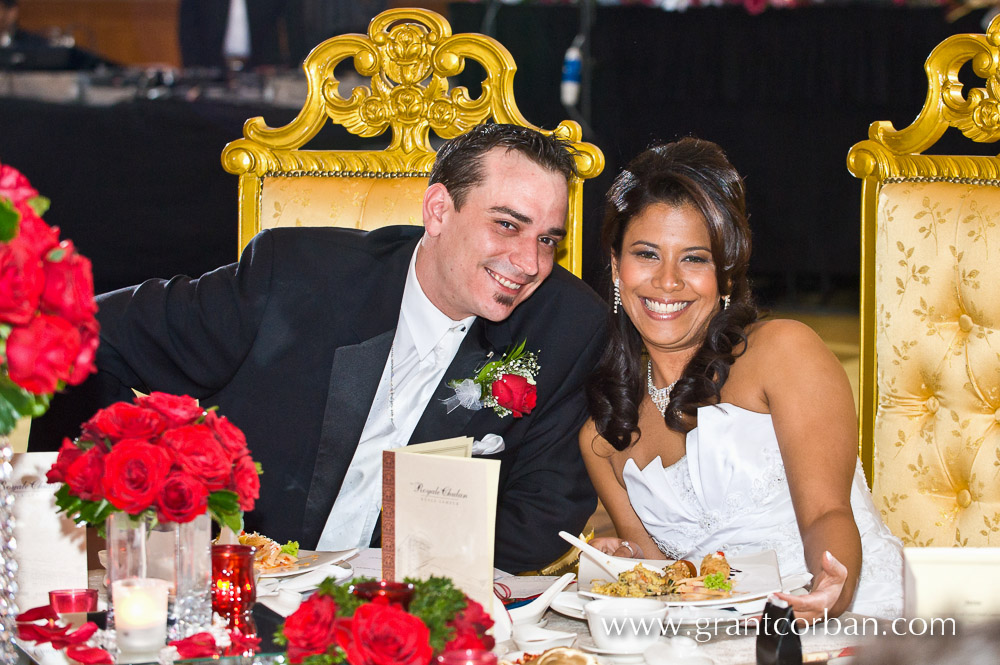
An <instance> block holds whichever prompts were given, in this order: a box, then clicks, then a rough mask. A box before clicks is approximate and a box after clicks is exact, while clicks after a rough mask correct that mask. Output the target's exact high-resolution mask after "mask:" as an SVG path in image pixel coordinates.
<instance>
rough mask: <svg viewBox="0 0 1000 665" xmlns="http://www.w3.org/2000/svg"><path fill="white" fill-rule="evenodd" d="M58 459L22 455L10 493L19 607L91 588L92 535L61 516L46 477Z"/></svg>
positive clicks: (47, 455)
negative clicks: (55, 593)
mask: <svg viewBox="0 0 1000 665" xmlns="http://www.w3.org/2000/svg"><path fill="white" fill-rule="evenodd" d="M57 455H58V453H54V452H52V453H16V454H15V455H14V456H13V459H12V460H11V466H12V467H13V472H12V473H11V477H10V485H9V486H8V491H10V492H12V493H13V495H14V511H13V512H14V519H15V524H14V538H15V540H16V541H17V549H16V550H15V552H14V558H15V560H16V561H17V585H18V592H17V605H18V607H19V608H20V609H21V610H26V609H30V608H32V607H38V606H39V605H48V604H49V591H51V590H53V589H85V588H87V530H86V529H85V528H84V527H82V526H77V525H76V524H74V523H73V520H71V519H69V518H68V517H65V516H64V515H62V514H60V513H57V512H56V490H57V489H59V485H50V484H49V483H48V482H46V480H45V472H46V471H48V470H49V468H50V467H51V466H52V464H53V463H54V462H55V461H56V456H57Z"/></svg>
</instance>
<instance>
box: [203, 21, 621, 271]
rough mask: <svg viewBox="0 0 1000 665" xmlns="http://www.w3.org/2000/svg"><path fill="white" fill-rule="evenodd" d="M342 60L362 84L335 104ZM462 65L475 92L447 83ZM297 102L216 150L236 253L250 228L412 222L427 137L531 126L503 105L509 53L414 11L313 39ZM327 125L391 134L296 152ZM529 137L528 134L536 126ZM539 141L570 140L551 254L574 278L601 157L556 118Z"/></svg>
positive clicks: (508, 87)
mask: <svg viewBox="0 0 1000 665" xmlns="http://www.w3.org/2000/svg"><path fill="white" fill-rule="evenodd" d="M348 58H353V61H354V67H355V69H356V70H357V72H358V73H359V74H360V75H361V76H363V77H369V78H370V86H369V85H366V86H357V87H354V88H353V90H351V91H349V93H347V96H344V92H343V91H342V90H341V88H340V82H339V81H338V80H337V78H336V77H335V76H334V70H335V68H336V67H337V65H338V64H339V63H341V62H342V61H344V60H346V59H348ZM466 59H471V60H473V61H475V62H478V63H479V64H480V65H482V67H483V69H484V70H485V78H484V79H483V81H482V94H481V95H480V96H479V97H477V98H472V97H470V94H469V92H468V90H467V89H466V88H464V87H455V88H450V87H449V81H448V78H449V77H454V76H457V75H458V74H459V73H461V72H462V71H463V69H464V68H465V62H466ZM303 67H304V69H305V72H306V78H307V82H308V95H307V98H306V102H305V105H304V106H303V107H302V110H301V111H300V112H299V114H298V116H297V117H296V118H295V119H294V120H293V121H292V122H291V123H289V124H288V125H286V126H284V127H276V128H272V127H268V126H267V125H266V124H265V123H264V119H263V118H260V117H258V118H252V119H250V120H248V121H247V122H246V124H245V125H244V127H243V137H244V138H242V139H239V140H237V141H233V142H232V143H230V144H229V145H227V146H226V148H225V150H224V151H223V153H222V163H223V166H224V168H225V169H226V170H227V171H229V172H230V173H235V174H237V175H239V177H240V180H239V224H240V228H239V250H240V251H241V252H242V250H243V248H244V247H245V246H246V244H247V243H248V242H249V241H250V239H251V238H252V237H253V236H254V234H256V233H257V232H258V231H260V230H261V229H264V228H271V227H275V226H350V227H354V228H363V229H372V228H377V227H380V226H385V225H388V224H422V217H421V211H420V204H421V200H422V196H423V191H424V189H425V188H426V185H427V175H428V172H429V171H430V168H431V166H432V164H433V163H434V156H435V151H434V149H433V148H432V147H431V143H430V130H434V132H435V133H436V134H437V136H439V137H441V138H442V139H448V138H453V137H455V136H458V135H459V134H461V133H463V132H465V131H466V130H468V129H470V128H471V127H473V126H475V125H477V124H480V123H483V122H486V121H487V120H491V119H492V120H493V121H496V122H500V123H512V124H517V125H522V126H526V127H533V126H532V125H531V124H529V123H528V122H527V120H525V118H524V117H523V116H522V115H521V113H520V111H518V109H517V105H516V104H515V103H514V94H513V92H514V89H513V78H514V72H515V71H516V66H515V64H514V60H513V58H512V57H511V55H510V53H509V52H508V51H507V49H505V48H504V47H503V46H502V45H501V44H500V43H499V42H497V41H496V40H494V39H492V38H490V37H487V36H485V35H479V34H472V33H464V34H457V35H452V34H451V26H450V25H449V24H448V22H447V21H445V19H444V18H443V17H442V16H440V15H439V14H436V13H434V12H431V11H426V10H421V9H393V10H389V11H386V12H383V13H382V14H379V15H378V16H376V17H375V18H374V19H372V22H371V24H370V26H369V29H368V35H367V36H365V35H360V34H347V35H341V36H338V37H333V38H331V39H328V40H327V41H325V42H323V43H322V44H320V45H319V46H317V47H316V48H315V49H313V51H312V53H310V54H309V56H308V57H307V58H306V60H305V63H304V65H303ZM327 120H329V121H330V122H332V123H335V124H339V125H342V126H343V127H345V128H346V129H347V130H348V131H349V132H351V133H352V134H355V135H357V136H361V137H376V136H379V135H381V134H383V133H384V132H385V131H386V130H391V139H390V140H389V145H388V146H387V147H386V148H385V149H384V150H307V149H305V148H304V146H305V145H306V144H307V143H308V142H309V141H310V140H311V139H312V138H313V137H315V136H316V134H317V132H319V130H320V129H321V128H322V127H323V126H324V125H325V123H326V122H327ZM535 129H538V128H537V127H536V128H535ZM540 131H543V133H546V134H555V135H558V136H560V137H562V138H565V139H567V140H569V141H571V142H573V144H574V147H575V148H576V149H577V150H578V153H577V155H576V158H575V159H576V164H577V168H578V170H579V173H580V177H579V178H573V180H572V181H571V182H570V187H569V211H568V219H567V228H566V231H567V237H566V240H565V241H563V243H562V246H561V247H560V250H559V253H558V254H557V260H558V261H559V263H560V264H562V265H563V266H564V267H566V268H567V269H569V270H570V271H572V272H574V273H575V274H577V275H579V274H580V269H581V264H582V260H581V259H582V257H581V251H582V244H581V234H582V227H581V206H582V193H583V192H582V186H583V179H586V178H592V177H594V176H596V175H598V174H599V173H600V172H601V170H602V169H603V168H604V155H603V154H602V153H601V151H600V150H599V149H598V148H597V147H595V146H593V145H591V144H589V143H584V142H581V140H580V139H581V131H580V126H579V125H578V124H577V123H575V122H572V121H564V122H562V123H561V124H560V125H559V126H558V127H556V128H555V129H554V130H552V131H545V130H540Z"/></svg>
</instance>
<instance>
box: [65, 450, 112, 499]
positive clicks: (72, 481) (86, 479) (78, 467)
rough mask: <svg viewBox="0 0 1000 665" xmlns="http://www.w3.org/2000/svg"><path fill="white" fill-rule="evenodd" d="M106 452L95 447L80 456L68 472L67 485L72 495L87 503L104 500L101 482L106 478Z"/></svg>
mask: <svg viewBox="0 0 1000 665" xmlns="http://www.w3.org/2000/svg"><path fill="white" fill-rule="evenodd" d="M104 458H105V454H104V451H103V450H101V447H100V446H94V447H93V448H91V449H90V450H88V451H86V452H85V453H83V454H82V455H80V456H79V457H78V458H77V459H76V460H75V461H74V462H73V463H72V464H70V465H69V468H68V469H67V470H66V484H67V485H68V486H69V491H70V494H74V495H76V496H78V497H80V498H81V499H84V500H85V501H100V500H101V499H103V498H104V493H103V492H102V491H101V489H102V484H101V481H102V480H103V478H104Z"/></svg>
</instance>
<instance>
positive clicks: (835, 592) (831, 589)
mask: <svg viewBox="0 0 1000 665" xmlns="http://www.w3.org/2000/svg"><path fill="white" fill-rule="evenodd" d="M846 581H847V567H846V566H844V564H842V563H840V562H839V561H837V559H835V558H834V556H833V555H832V554H830V553H829V552H824V553H823V571H822V572H821V573H820V574H819V576H818V578H817V579H816V581H815V584H813V587H812V591H810V592H809V593H807V594H806V595H804V596H792V595H789V594H787V593H776V594H774V595H775V596H777V597H778V598H781V599H782V600H784V601H786V602H788V604H789V606H791V608H792V609H793V610H795V618H796V619H804V620H806V621H808V622H809V623H813V622H814V621H819V620H820V619H825V618H827V615H828V614H829V610H830V608H831V607H833V606H834V605H835V604H836V602H837V600H838V599H839V598H840V592H841V591H842V590H843V589H844V583H845V582H846Z"/></svg>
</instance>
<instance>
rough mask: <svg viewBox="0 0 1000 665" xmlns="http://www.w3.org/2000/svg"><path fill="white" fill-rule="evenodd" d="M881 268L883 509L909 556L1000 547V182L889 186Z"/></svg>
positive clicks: (878, 238)
mask: <svg viewBox="0 0 1000 665" xmlns="http://www.w3.org/2000/svg"><path fill="white" fill-rule="evenodd" d="M991 255H992V256H991ZM991 258H992V260H991ZM874 263H875V303H877V309H876V312H875V320H876V330H875V353H876V357H877V358H878V371H877V377H876V381H877V383H876V390H877V394H878V406H877V411H876V414H875V428H874V444H875V445H874V469H873V470H874V479H873V480H874V484H873V489H874V494H875V500H876V505H877V506H878V508H879V509H880V510H881V513H882V517H883V519H884V520H885V522H886V523H887V524H888V525H889V527H890V528H891V529H892V530H893V532H894V533H895V534H896V535H898V536H899V537H900V538H902V539H903V541H904V542H905V543H906V544H907V545H919V546H927V545H934V546H949V545H994V546H995V545H1000V334H997V332H998V331H997V328H998V326H1000V297H997V290H996V285H997V284H1000V182H989V183H981V184H963V183H953V182H914V181H912V180H904V181H902V182H890V183H889V184H885V185H883V186H882V188H881V191H880V192H879V198H878V216H877V220H876V232H875V256H874Z"/></svg>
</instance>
